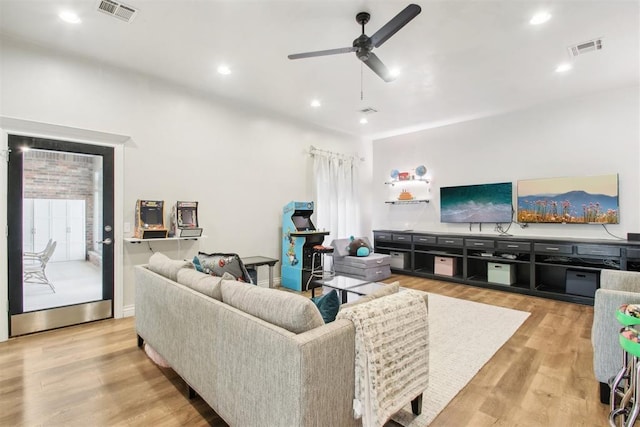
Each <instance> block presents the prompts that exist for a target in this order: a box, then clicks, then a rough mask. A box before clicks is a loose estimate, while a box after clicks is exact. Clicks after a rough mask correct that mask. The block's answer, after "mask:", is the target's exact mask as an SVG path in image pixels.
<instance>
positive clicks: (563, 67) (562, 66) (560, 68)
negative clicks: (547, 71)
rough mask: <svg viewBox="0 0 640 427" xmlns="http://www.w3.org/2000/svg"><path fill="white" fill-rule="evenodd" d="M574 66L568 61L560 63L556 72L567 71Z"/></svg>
mask: <svg viewBox="0 0 640 427" xmlns="http://www.w3.org/2000/svg"><path fill="white" fill-rule="evenodd" d="M572 68H573V66H572V65H571V64H569V63H568V62H565V63H564V64H560V65H558V66H557V67H556V73H566V72H567V71H569V70H570V69H572Z"/></svg>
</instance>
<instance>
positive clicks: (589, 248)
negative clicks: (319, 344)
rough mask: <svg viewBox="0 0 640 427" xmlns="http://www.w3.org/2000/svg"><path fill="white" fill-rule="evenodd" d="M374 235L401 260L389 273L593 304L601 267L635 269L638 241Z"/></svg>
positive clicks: (378, 245) (639, 264) (380, 248)
mask: <svg viewBox="0 0 640 427" xmlns="http://www.w3.org/2000/svg"><path fill="white" fill-rule="evenodd" d="M373 234H374V246H375V252H378V253H382V254H392V255H393V256H394V257H395V258H396V259H399V260H404V263H402V262H401V263H400V265H399V264H398V263H396V264H394V263H392V266H391V270H392V271H393V272H394V273H399V274H407V275H410V276H419V277H426V278H431V279H438V280H448V281H452V282H456V283H462V284H467V285H474V286H481V287H484V288H492V289H500V290H505V291H509V292H517V293H521V294H526V295H533V296H538V297H543V298H552V299H556V300H561V301H569V302H575V303H580V304H588V305H593V297H594V294H595V290H596V289H597V288H598V287H599V285H600V271H601V270H603V269H615V270H633V271H640V242H630V241H626V240H593V239H570V238H550V237H521V236H513V237H512V236H499V235H495V236H492V235H485V234H477V235H471V234H445V233H431V232H419V231H406V230H403V231H396V230H374V232H373ZM404 254H409V255H408V256H406V255H404ZM401 255H404V256H401ZM436 266H437V267H436ZM436 271H438V272H440V273H443V272H444V273H443V274H436Z"/></svg>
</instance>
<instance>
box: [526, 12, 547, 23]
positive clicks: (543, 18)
mask: <svg viewBox="0 0 640 427" xmlns="http://www.w3.org/2000/svg"><path fill="white" fill-rule="evenodd" d="M549 19H551V14H549V12H540V13H536V14H535V15H533V16H532V17H531V19H530V20H529V24H531V25H540V24H544V23H545V22H547V21H548V20H549Z"/></svg>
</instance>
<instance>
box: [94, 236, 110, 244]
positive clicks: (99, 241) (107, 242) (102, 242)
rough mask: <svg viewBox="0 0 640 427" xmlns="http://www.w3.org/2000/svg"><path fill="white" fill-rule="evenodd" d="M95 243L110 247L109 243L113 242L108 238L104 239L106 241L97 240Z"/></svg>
mask: <svg viewBox="0 0 640 427" xmlns="http://www.w3.org/2000/svg"><path fill="white" fill-rule="evenodd" d="M96 243H100V244H103V245H110V244H111V243H113V240H111V238H110V237H107V238H106V239H104V240H98V241H96Z"/></svg>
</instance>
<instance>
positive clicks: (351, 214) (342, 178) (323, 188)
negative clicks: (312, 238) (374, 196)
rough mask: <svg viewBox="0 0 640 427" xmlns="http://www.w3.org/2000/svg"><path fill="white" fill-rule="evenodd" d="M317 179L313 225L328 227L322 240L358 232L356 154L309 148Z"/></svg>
mask: <svg viewBox="0 0 640 427" xmlns="http://www.w3.org/2000/svg"><path fill="white" fill-rule="evenodd" d="M312 155H313V170H314V176H315V181H316V210H315V214H316V224H315V225H316V229H318V230H326V231H329V232H330V233H331V234H329V235H328V236H327V237H326V239H325V242H326V243H325V244H327V245H328V244H330V243H331V241H332V240H334V239H341V238H346V237H349V236H352V235H353V236H356V235H357V233H359V232H360V205H359V199H358V162H359V161H360V159H358V158H356V157H349V156H344V155H340V154H336V153H330V152H326V151H318V150H313V149H312Z"/></svg>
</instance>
